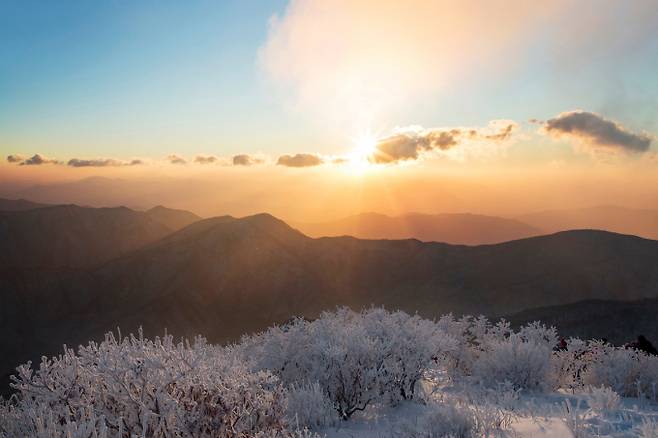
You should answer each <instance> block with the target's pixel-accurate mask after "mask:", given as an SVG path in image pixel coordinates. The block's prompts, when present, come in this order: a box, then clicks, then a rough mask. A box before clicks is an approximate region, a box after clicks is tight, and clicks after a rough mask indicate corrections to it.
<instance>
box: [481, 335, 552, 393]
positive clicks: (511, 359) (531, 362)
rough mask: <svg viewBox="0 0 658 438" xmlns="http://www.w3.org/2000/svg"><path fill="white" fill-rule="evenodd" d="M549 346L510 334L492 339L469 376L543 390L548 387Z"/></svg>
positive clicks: (516, 386) (492, 383)
mask: <svg viewBox="0 0 658 438" xmlns="http://www.w3.org/2000/svg"><path fill="white" fill-rule="evenodd" d="M550 360H551V348H550V347H549V346H548V345H546V344H545V343H544V344H540V343H538V342H536V341H534V340H524V339H523V338H522V337H521V335H520V334H516V333H514V334H512V335H510V336H509V338H507V339H505V340H502V341H493V342H491V343H490V344H488V345H487V346H486V350H485V351H484V352H483V353H482V354H480V355H479V357H478V358H477V359H476V361H475V363H474V364H473V377H475V379H477V380H478V381H479V382H482V383H483V384H485V385H488V386H495V385H497V384H499V383H503V382H509V383H511V385H512V386H513V387H514V388H517V389H529V390H544V389H547V388H549V387H551V382H550V381H549V378H550V371H551V366H550Z"/></svg>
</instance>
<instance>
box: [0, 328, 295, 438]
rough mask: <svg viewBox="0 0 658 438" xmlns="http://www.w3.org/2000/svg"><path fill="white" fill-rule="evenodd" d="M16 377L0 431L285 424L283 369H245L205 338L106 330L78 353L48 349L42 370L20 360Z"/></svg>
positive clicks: (199, 432) (224, 432)
mask: <svg viewBox="0 0 658 438" xmlns="http://www.w3.org/2000/svg"><path fill="white" fill-rule="evenodd" d="M13 386H14V388H15V389H16V390H17V391H18V393H17V398H16V400H15V402H14V403H12V404H11V405H9V406H6V407H5V408H4V409H3V411H2V413H1V415H0V417H1V418H2V420H0V435H3V434H4V435H7V436H39V435H42V436H65V435H67V434H68V431H69V430H76V431H77V432H76V433H78V432H79V433H80V436H94V435H92V434H91V433H87V432H89V431H90V430H93V431H94V433H96V434H99V433H109V434H110V435H111V436H115V435H117V434H119V433H120V434H126V435H128V436H132V435H137V436H156V437H160V436H172V435H176V436H184V437H192V436H195V437H196V436H200V437H203V436H218V435H220V436H226V437H231V436H244V435H249V434H254V433H256V432H258V431H261V430H282V429H283V417H284V400H285V392H284V390H283V388H282V387H281V385H280V384H279V382H278V379H277V378H276V377H274V376H273V375H271V374H270V373H268V372H265V371H263V372H258V373H252V372H249V371H247V369H246V367H244V366H243V365H241V364H240V363H239V362H237V361H236V360H235V359H234V358H233V356H232V354H231V353H230V352H229V351H227V350H225V349H221V348H217V347H212V346H210V345H208V344H207V343H206V342H205V340H203V339H202V338H197V339H196V340H195V342H194V343H192V344H189V343H183V342H180V343H174V342H173V339H172V337H171V336H165V337H164V338H162V339H159V338H156V339H155V340H154V341H150V340H147V339H144V338H143V337H142V336H139V337H134V336H130V337H128V338H124V339H123V340H119V341H117V340H116V339H115V338H114V337H113V336H112V335H108V336H107V337H106V339H105V340H104V341H103V342H101V343H100V344H96V343H93V342H92V343H90V344H89V345H88V346H87V347H81V348H80V350H79V351H78V353H77V354H75V353H74V351H73V350H69V349H67V350H65V353H64V354H63V355H61V356H60V357H58V358H54V359H46V358H43V360H42V362H41V365H40V367H39V368H38V369H37V370H33V369H32V368H30V366H29V364H28V365H23V366H21V367H19V368H18V374H17V376H15V377H14V385H13ZM81 429H84V430H83V431H82V432H80V430H81ZM73 436H75V434H73Z"/></svg>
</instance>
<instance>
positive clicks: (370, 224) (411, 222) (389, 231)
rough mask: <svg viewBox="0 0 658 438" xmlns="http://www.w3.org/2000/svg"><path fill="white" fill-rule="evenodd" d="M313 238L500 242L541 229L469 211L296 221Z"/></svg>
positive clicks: (363, 215) (475, 242) (478, 243)
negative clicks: (352, 237) (313, 221)
mask: <svg viewBox="0 0 658 438" xmlns="http://www.w3.org/2000/svg"><path fill="white" fill-rule="evenodd" d="M296 226H297V227H298V228H299V229H300V230H301V231H303V232H304V233H306V234H308V235H309V236H313V237H322V236H354V237H357V238H361V239H418V240H421V241H424V242H445V243H452V244H462V245H481V244H488V243H500V242H506V241H509V240H516V239H523V238H526V237H531V236H537V235H540V234H542V232H541V231H540V230H539V229H537V228H535V227H531V226H530V225H527V224H525V223H523V222H521V221H518V220H516V219H505V218H500V217H495V216H484V215H478V214H468V213H462V214H459V213H454V214H437V215H429V214H418V213H414V214H407V215H403V216H397V217H391V216H386V215H383V214H378V213H363V214H358V215H355V216H350V217H346V218H343V219H339V220H336V221H330V222H322V223H314V224H296Z"/></svg>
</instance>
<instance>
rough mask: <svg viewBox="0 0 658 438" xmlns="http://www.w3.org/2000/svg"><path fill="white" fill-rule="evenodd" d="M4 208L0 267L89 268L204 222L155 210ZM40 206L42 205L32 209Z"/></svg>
mask: <svg viewBox="0 0 658 438" xmlns="http://www.w3.org/2000/svg"><path fill="white" fill-rule="evenodd" d="M0 205H4V206H7V207H12V206H13V208H14V210H13V211H10V212H5V213H2V212H0V248H2V251H1V252H0V266H2V267H22V268H27V267H32V268H60V267H89V266H95V265H99V264H101V263H104V262H106V261H108V260H111V259H113V258H116V257H119V256H121V255H124V254H127V253H129V252H131V251H134V250H136V249H138V248H141V247H143V246H145V245H147V244H149V243H152V242H155V241H156V240H159V239H161V238H163V237H164V236H166V235H168V234H170V233H172V232H173V231H176V230H178V229H180V228H182V227H183V226H185V225H188V224H190V223H191V222H193V221H195V220H198V219H200V218H199V217H197V216H195V215H193V214H192V213H189V212H184V211H178V210H170V209H166V208H164V207H156V208H153V209H151V210H148V211H147V212H138V211H134V210H130V209H128V208H125V207H117V208H90V207H78V206H76V205H57V206H39V208H34V209H32V210H27V209H24V210H22V211H19V208H20V207H21V206H26V205H28V204H25V201H22V200H20V201H17V202H15V203H14V204H11V203H10V202H8V201H7V200H2V202H0ZM34 205H39V204H34Z"/></svg>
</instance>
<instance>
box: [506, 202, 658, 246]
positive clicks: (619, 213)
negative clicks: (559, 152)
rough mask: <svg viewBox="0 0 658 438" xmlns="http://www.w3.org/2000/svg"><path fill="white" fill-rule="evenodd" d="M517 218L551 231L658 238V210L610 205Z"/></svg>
mask: <svg viewBox="0 0 658 438" xmlns="http://www.w3.org/2000/svg"><path fill="white" fill-rule="evenodd" d="M516 219H518V220H520V221H523V222H526V223H528V224H530V225H532V226H534V227H537V228H540V229H542V230H546V231H547V232H557V231H564V230H573V229H582V228H592V229H599V230H606V231H612V232H616V233H623V234H633V235H636V236H641V237H645V238H648V239H658V211H656V210H640V209H634V208H625V207H618V206H611V205H606V206H598V207H591V208H580V209H572V210H547V211H541V212H537V213H531V214H525V215H523V216H518V217H517V218H516Z"/></svg>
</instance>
